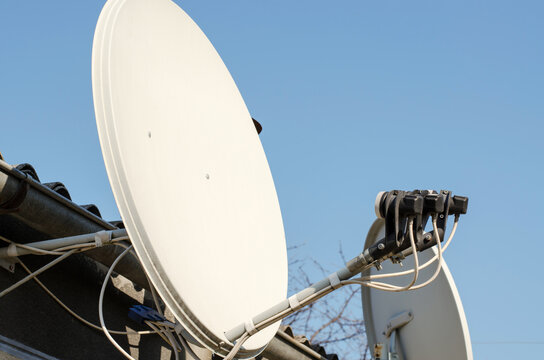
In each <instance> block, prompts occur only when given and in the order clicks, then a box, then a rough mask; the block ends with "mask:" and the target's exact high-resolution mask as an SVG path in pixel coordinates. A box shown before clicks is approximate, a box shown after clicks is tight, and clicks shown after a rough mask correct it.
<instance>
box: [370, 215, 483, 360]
mask: <svg viewBox="0 0 544 360" xmlns="http://www.w3.org/2000/svg"><path fill="white" fill-rule="evenodd" d="M384 236H385V222H384V220H381V219H378V220H376V221H375V222H374V224H373V225H372V227H371V228H370V230H369V232H368V235H367V239H366V243H365V249H366V248H368V247H369V246H371V245H372V244H374V243H375V242H376V241H377V240H379V239H381V238H383V237H384ZM435 254H436V251H435V249H434V247H433V248H431V249H428V250H426V251H424V252H422V253H418V255H419V259H420V260H419V263H420V264H423V263H426V262H427V261H428V260H430V259H431V258H432V257H433V256H434V255H435ZM403 264H404V267H403V268H400V267H399V265H396V264H393V263H391V262H390V261H386V262H383V263H382V265H383V269H382V270H380V271H378V270H376V269H375V268H371V269H369V270H367V271H366V272H365V273H363V276H368V275H375V274H386V273H393V272H398V271H402V270H406V269H411V268H413V264H414V262H413V256H412V255H411V256H409V257H407V258H406V259H404V260H403ZM435 269H436V263H435V265H431V266H428V267H426V268H425V269H423V270H421V271H420V275H419V280H418V282H417V283H416V285H417V284H419V283H421V282H423V281H425V280H426V279H428V278H429V277H431V276H432V274H433V273H434V271H435ZM412 277H413V275H412V274H410V275H405V276H400V277H396V278H388V279H387V282H388V283H391V284H393V285H398V286H400V285H405V284H407V283H409V282H410V280H411V279H412ZM362 297H363V313H364V318H365V327H366V334H367V340H368V344H369V345H370V350H371V353H372V352H373V351H374V345H375V344H383V349H382V354H384V353H386V352H387V351H388V347H389V346H390V341H391V340H393V342H394V343H395V342H396V344H395V345H396V349H397V350H398V351H399V353H398V355H399V358H398V359H400V360H436V359H440V360H472V345H471V342H470V336H469V331H468V325H467V321H466V318H465V313H464V311H463V305H462V304H461V298H460V297H459V293H458V292H457V288H456V287H455V283H454V282H453V277H452V275H451V273H450V271H449V270H448V267H447V265H446V264H445V263H443V264H442V270H441V271H440V273H439V275H438V277H437V278H436V279H435V280H434V281H433V282H432V283H431V284H429V285H427V286H426V287H424V288H421V289H418V290H413V291H404V292H386V291H382V290H376V289H371V288H368V287H363V288H362ZM395 329H396V331H393V330H395ZM382 356H383V355H382ZM385 358H386V357H384V359H385Z"/></svg>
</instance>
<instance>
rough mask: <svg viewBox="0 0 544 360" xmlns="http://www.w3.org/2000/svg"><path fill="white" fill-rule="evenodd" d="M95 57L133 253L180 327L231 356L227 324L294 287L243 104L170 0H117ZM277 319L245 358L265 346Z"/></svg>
mask: <svg viewBox="0 0 544 360" xmlns="http://www.w3.org/2000/svg"><path fill="white" fill-rule="evenodd" d="M92 66H93V71H92V72H93V74H92V80H93V96H94V102H95V112H96V121H97V125H98V132H99V135H100V143H101V146H102V152H103V156H104V161H105V163H106V169H107V171H108V176H109V179H110V183H111V186H112V188H113V193H114V195H115V199H116V202H117V205H118V207H119V210H120V213H121V216H122V218H123V221H124V223H125V225H126V227H127V230H128V234H129V236H130V239H131V241H132V243H133V245H134V247H135V249H136V252H137V254H138V256H139V258H140V260H141V262H142V264H143V266H144V268H145V271H146V272H147V274H148V275H149V277H150V279H151V281H152V283H153V285H154V286H155V287H156V289H157V290H158V292H159V294H160V296H161V297H162V299H164V301H165V302H166V304H167V305H168V307H169V308H170V309H171V310H172V312H173V313H174V315H175V317H176V318H177V319H178V320H179V321H180V322H181V324H182V325H183V327H184V328H185V329H186V330H187V331H188V332H189V333H190V334H191V335H192V336H193V337H194V338H195V339H196V340H197V341H198V342H200V343H201V344H202V345H204V346H206V347H208V348H209V349H211V350H212V351H214V352H217V353H219V354H221V355H226V354H227V353H228V351H229V350H230V349H231V348H232V346H231V344H230V343H229V341H228V340H227V339H226V337H225V335H224V332H225V331H227V330H229V329H231V328H232V327H234V326H235V325H237V324H239V323H240V322H241V321H245V320H246V319H250V318H251V316H253V315H254V314H256V313H259V312H260V311H262V310H264V309H267V308H269V307H271V306H272V305H274V304H275V303H277V302H279V301H280V300H283V299H285V296H286V293H287V255H286V247H285V237H284V232H283V224H282V219H281V214H280V208H279V204H278V200H277V196H276V192H275V188H274V183H273V180H272V176H271V173H270V170H269V167H268V163H267V160H266V157H265V154H264V151H263V148H262V146H261V143H260V140H259V138H258V135H257V132H256V131H255V127H254V125H253V122H252V120H251V117H250V114H249V113H248V110H247V108H246V106H245V104H244V101H243V99H242V97H241V95H240V93H239V91H238V89H237V87H236V85H235V83H234V81H233V79H232V78H231V76H230V74H229V72H228V70H227V68H226V67H225V65H224V64H223V62H222V61H221V58H220V57H219V55H218V54H217V52H216V51H215V49H214V47H213V46H212V44H211V43H210V42H209V41H208V39H207V38H206V36H205V35H204V34H203V32H202V31H201V30H200V29H199V27H198V26H197V25H196V24H195V23H194V22H193V21H192V20H191V19H190V18H189V16H188V15H187V14H185V12H183V11H182V10H181V9H180V8H179V7H178V6H177V5H176V4H174V3H173V2H172V1H170V0H109V1H108V2H107V3H106V5H105V6H104V9H103V10H102V13H101V15H100V18H99V20H98V24H97V27H96V32H95V38H94V44H93V59H92ZM278 326H279V322H278V323H277V324H275V325H273V326H270V327H268V328H266V329H265V330H263V331H260V332H259V333H257V334H255V335H253V336H252V337H251V338H250V339H249V340H248V341H247V342H246V343H245V344H244V347H243V348H242V350H241V351H240V352H238V355H237V356H238V357H251V356H255V355H256V354H258V353H259V352H260V351H261V350H262V349H263V348H264V347H265V346H266V345H267V344H268V342H269V341H270V340H271V339H272V337H273V336H274V334H275V333H276V331H277V328H278Z"/></svg>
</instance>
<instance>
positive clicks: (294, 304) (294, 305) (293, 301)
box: [287, 294, 302, 311]
mask: <svg viewBox="0 0 544 360" xmlns="http://www.w3.org/2000/svg"><path fill="white" fill-rule="evenodd" d="M287 300H289V307H290V308H291V310H293V311H297V310H298V309H300V308H301V307H302V305H300V301H298V298H297V294H295V295H293V296H291V297H290V298H289V299H287Z"/></svg>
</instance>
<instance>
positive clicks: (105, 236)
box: [94, 230, 111, 247]
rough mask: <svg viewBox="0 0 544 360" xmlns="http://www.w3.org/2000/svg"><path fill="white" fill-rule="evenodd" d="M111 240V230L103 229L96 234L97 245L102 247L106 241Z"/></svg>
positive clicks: (95, 241)
mask: <svg viewBox="0 0 544 360" xmlns="http://www.w3.org/2000/svg"><path fill="white" fill-rule="evenodd" d="M110 241H111V231H105V230H101V231H99V232H97V233H95V234H94V244H95V246H96V247H101V246H103V245H104V243H109V242H110Z"/></svg>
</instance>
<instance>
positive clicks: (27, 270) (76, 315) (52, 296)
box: [18, 259, 155, 335]
mask: <svg viewBox="0 0 544 360" xmlns="http://www.w3.org/2000/svg"><path fill="white" fill-rule="evenodd" d="M18 260H19V264H20V265H21V266H22V267H23V269H25V271H26V272H27V273H29V274H31V273H32V272H31V271H30V269H29V268H28V267H27V266H26V265H25V264H24V263H23V262H22V261H21V259H18ZM33 280H34V281H35V282H36V283H37V284H38V285H40V286H41V288H42V289H43V290H44V291H45V292H46V293H47V294H48V295H49V296H51V298H52V299H53V300H55V301H56V302H57V304H59V305H60V306H61V307H62V308H63V309H64V310H66V311H67V312H68V313H69V314H70V315H72V316H73V317H75V318H76V319H77V320H79V321H81V322H82V323H84V324H85V325H87V326H89V327H91V328H93V329H96V330H98V331H102V328H101V327H100V326H97V325H95V324H93V323H91V322H90V321H88V320H85V319H84V318H83V317H81V316H80V315H78V314H77V313H76V312H75V311H73V310H72V309H70V308H69V307H68V306H67V305H66V304H65V303H63V302H62V301H61V300H60V299H59V298H58V297H57V296H55V294H53V292H52V291H51V290H49V288H48V287H47V286H45V285H44V284H43V283H42V282H41V281H40V280H39V279H38V278H37V277H36V276H34V278H33ZM110 333H112V334H116V335H136V334H138V335H149V334H155V332H154V331H149V330H145V331H117V330H110Z"/></svg>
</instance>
